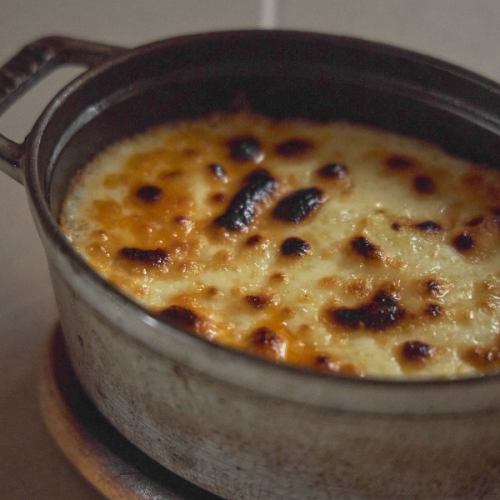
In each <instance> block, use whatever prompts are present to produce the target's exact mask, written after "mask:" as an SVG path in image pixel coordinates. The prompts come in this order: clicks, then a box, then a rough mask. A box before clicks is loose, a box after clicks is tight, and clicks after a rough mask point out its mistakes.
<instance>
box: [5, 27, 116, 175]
mask: <svg viewBox="0 0 500 500" xmlns="http://www.w3.org/2000/svg"><path fill="white" fill-rule="evenodd" d="M124 51H126V49H124V48H122V47H115V46H112V45H105V44H101V43H95V42H88V41H85V40H76V39H73V38H66V37H61V36H49V37H45V38H41V39H39V40H36V41H34V42H32V43H30V44H29V45H26V46H25V47H24V48H23V49H21V51H20V52H19V53H18V54H16V55H15V56H14V57H13V58H12V59H11V60H10V61H8V62H7V63H6V64H4V65H3V66H2V67H1V68H0V114H2V113H3V112H4V111H5V110H6V109H7V108H8V107H9V106H10V105H11V104H12V103H13V102H14V101H15V99H16V98H18V97H19V96H21V95H22V94H24V93H25V92H26V91H27V90H28V89H29V88H30V87H31V86H32V85H34V84H35V83H36V82H37V81H38V80H40V79H41V78H43V77H44V76H45V75H47V74H48V73H49V72H50V71H52V70H53V69H55V68H56V67H58V66H62V65H64V64H81V65H83V66H85V67H87V68H91V67H93V66H97V65H99V64H101V63H103V62H104V61H106V60H107V59H110V58H111V57H113V56H116V55H118V54H120V53H122V52H124ZM23 154H24V144H18V143H17V142H14V141H12V140H10V139H8V138H7V137H5V136H4V135H2V134H0V170H1V171H3V172H5V173H6V174H7V175H9V176H10V177H12V178H13V179H15V180H16V181H18V182H20V183H21V184H22V183H23V180H24V174H23V172H22V168H21V158H22V156H23Z"/></svg>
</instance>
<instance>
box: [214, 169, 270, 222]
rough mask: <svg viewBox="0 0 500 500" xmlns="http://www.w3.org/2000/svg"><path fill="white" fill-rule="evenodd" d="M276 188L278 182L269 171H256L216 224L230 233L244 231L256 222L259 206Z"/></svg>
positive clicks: (245, 182)
mask: <svg viewBox="0 0 500 500" xmlns="http://www.w3.org/2000/svg"><path fill="white" fill-rule="evenodd" d="M276 187H277V182H276V180H275V179H274V178H273V177H272V176H271V175H270V174H269V172H267V170H264V169H258V170H254V171H253V172H252V173H250V175H249V176H248V177H247V178H246V179H245V181H244V184H243V187H242V188H241V189H240V190H239V191H238V193H236V195H235V197H234V198H233V199H232V200H231V203H230V204H229V207H228V208H227V210H226V211H225V212H224V213H223V214H222V215H220V216H219V217H217V218H216V219H215V223H216V224H217V225H218V226H221V227H223V228H225V229H227V230H228V231H242V230H243V229H245V228H247V227H248V226H249V225H250V224H251V223H252V221H253V220H254V218H255V215H256V213H257V206H258V205H259V204H260V203H262V202H263V201H265V200H266V199H268V198H269V197H270V196H271V195H272V194H273V193H274V191H275V190H276Z"/></svg>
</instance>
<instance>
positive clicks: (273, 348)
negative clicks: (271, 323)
mask: <svg viewBox="0 0 500 500" xmlns="http://www.w3.org/2000/svg"><path fill="white" fill-rule="evenodd" d="M250 338H251V343H252V345H253V347H254V348H255V349H257V351H260V352H263V353H272V354H273V355H278V354H279V352H280V349H281V346H282V345H283V339H282V338H281V337H280V336H279V335H278V334H277V333H276V332H274V331H273V330H271V329H270V328H268V327H266V326H262V327H260V328H257V330H255V331H254V332H252V334H251V337H250Z"/></svg>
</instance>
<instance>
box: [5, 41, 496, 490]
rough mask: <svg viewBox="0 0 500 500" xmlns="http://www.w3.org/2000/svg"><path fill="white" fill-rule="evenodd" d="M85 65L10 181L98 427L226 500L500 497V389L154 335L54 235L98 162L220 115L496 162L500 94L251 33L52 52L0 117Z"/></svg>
mask: <svg viewBox="0 0 500 500" xmlns="http://www.w3.org/2000/svg"><path fill="white" fill-rule="evenodd" d="M66 63H76V64H83V65H85V66H88V67H89V69H88V71H87V72H85V73H84V74H83V75H82V76H80V77H79V78H77V79H76V80H74V81H73V82H71V83H70V84H69V85H68V86H67V87H66V88H64V89H63V90H62V91H61V92H60V93H59V94H58V95H57V96H56V97H55V98H54V99H53V100H52V102H51V103H50V104H49V105H48V107H47V108H46V109H45V111H44V112H43V114H42V116H41V117H40V118H39V119H38V121H37V123H36V124H35V126H34V128H33V130H32V131H31V132H30V134H29V135H28V137H27V138H26V140H25V142H24V143H23V144H16V143H14V142H12V141H10V140H8V139H6V138H5V137H3V136H2V137H0V155H1V157H2V158H3V160H5V162H3V164H2V169H3V170H4V171H5V172H6V173H7V174H9V175H10V176H11V177H13V178H14V179H16V180H17V181H19V182H21V183H24V184H25V186H26V190H27V194H28V200H29V203H30V206H31V209H32V212H33V216H34V218H35V221H36V224H37V227H38V230H39V233H40V237H41V239H42V241H43V244H44V246H45V250H46V253H47V258H48V262H49V267H50V271H51V276H52V280H53V285H54V291H55V295H56V298H57V302H58V306H59V311H60V317H61V323H62V326H63V329H64V336H65V341H66V343H67V347H68V350H69V353H70V358H71V361H72V363H73V366H74V369H75V371H76V374H77V376H78V378H79V380H80V381H81V383H82V385H83V387H84V388H85V390H86V392H87V393H88V395H89V396H90V398H91V399H92V400H93V401H94V403H95V404H96V406H97V407H98V409H99V410H100V411H101V412H102V413H103V414H104V415H105V416H106V418H107V419H109V421H110V422H111V423H112V424H113V425H114V426H115V427H116V428H117V429H118V430H119V431H120V432H121V433H123V435H124V436H126V437H127V438H128V439H129V440H130V441H131V442H132V443H134V444H135V445H136V446H138V447H139V448H141V449H142V450H143V451H145V452H146V453H147V454H149V455H150V456H151V457H152V458H154V459H155V460H157V461H158V462H159V463H161V464H163V465H164V466H166V467H168V468H169V469H170V470H172V471H174V472H176V473H177V474H179V475H181V476H182V477H184V478H186V479H188V480H190V481H192V482H194V483H196V484H197V485H199V486H201V487H203V488H206V489H207V490H209V491H211V492H214V493H217V494H219V495H222V496H224V497H228V498H242V499H245V498H253V499H256V498H259V499H260V498H286V499H291V498H297V499H303V498H315V499H321V498H430V497H432V496H437V497H440V498H445V497H446V498H472V497H475V498H479V497H480V498H494V497H496V498H498V495H499V494H500V432H499V429H500V393H499V391H500V375H491V376H485V377H478V378H471V379H466V380H454V381H432V380H430V381H420V382H408V381H391V380H376V379H370V380H368V379H359V380H358V379H350V378H344V377H342V376H327V375H321V374H317V373H310V372H308V371H305V370H301V369H296V368H291V367H286V366H278V365H275V364H272V363H269V362H266V361H264V360H260V359H256V358H254V357H252V356H250V355H246V354H243V353H238V352H234V351H231V350H229V349H226V348H223V347H220V346H217V345H214V344H211V343H209V342H208V341H206V340H204V339H202V338H199V337H196V336H193V335H190V334H188V333H186V332H184V331H181V330H179V329H176V328H173V327H172V326H170V325H168V324H166V323H162V322H159V321H157V320H156V319H155V318H154V317H152V316H151V315H150V314H148V312H147V311H146V310H145V309H144V308H142V307H141V306H139V305H137V304H135V303H134V302H132V301H131V300H130V299H128V298H127V297H125V296H124V295H122V294H121V293H120V292H119V291H118V290H116V289H114V288H113V287H112V286H110V285H109V284H108V283H106V282H105V281H104V280H103V279H102V278H100V277H99V276H98V275H97V274H96V273H94V272H93V271H92V270H91V269H90V268H89V267H88V266H87V265H86V264H85V262H84V261H83V260H82V259H81V258H80V257H79V256H78V255H77V254H76V253H75V252H74V250H73V249H72V248H71V246H70V244H69V243H68V241H67V240H66V239H65V238H64V236H63V235H62V233H61V231H60V230H59V228H58V224H57V217H58V212H59V210H60V207H61V201H62V199H63V197H64V193H65V190H66V187H67V185H68V182H69V179H71V177H72V175H73V174H74V172H75V170H76V169H78V168H79V167H82V166H83V165H85V163H86V162H87V161H88V160H90V159H91V158H92V157H93V155H95V154H96V153H97V152H98V151H100V150H101V149H102V148H103V147H105V146H106V145H107V144H109V143H111V142H112V141H115V140H117V139H119V138H121V137H124V136H128V135H130V134H132V133H134V132H137V131H139V130H143V129H145V128H146V127H148V126H151V125H153V124H156V123H159V122H166V121H169V120H175V119H178V118H184V117H188V116H195V115H202V114H204V113H209V112H211V111H214V110H224V109H230V108H231V106H233V105H234V102H235V99H236V100H237V101H238V100H240V101H241V99H242V96H243V98H244V99H245V101H246V102H247V103H249V104H250V106H251V107H252V108H253V109H254V110H255V111H258V112H261V113H265V114H267V115H270V116H275V117H288V116H301V117H311V118H315V119H318V120H331V119H338V118H340V119H347V120H351V121H361V122H364V123H368V124H372V125H375V126H378V127H382V128H385V129H389V130H395V131H398V132H401V133H404V134H410V135H413V136H417V137H421V138H423V139H431V140H432V141H433V142H437V143H439V144H441V145H442V146H444V147H445V148H447V149H448V150H449V151H451V152H452V153H454V154H458V155H460V156H463V157H466V158H469V159H472V160H474V161H477V162H481V163H491V164H495V163H498V160H499V158H500V87H499V86H498V85H497V84H495V83H493V82H491V81H488V80H485V79H483V78H481V77H479V76H476V75H474V74H472V73H469V72H468V71H465V70H463V69H460V68H457V67H455V66H451V65H449V64H445V63H443V62H440V61H437V60H435V59H431V58H429V57H423V56H420V55H417V54H414V53H411V52H407V51H403V50H399V49H396V48H392V47H388V46H385V45H381V44H376V43H370V42H365V41H360V40H355V39H350V38H343V37H337V36H332V35H320V34H312V33H300V32H285V31H283V32H279V31H276V32H273V31H266V32H263V31H262V32H261V31H247V32H245V31H243V32H225V33H212V34H204V35H196V36H186V37H180V38H174V39H171V40H166V41H161V42H158V43H153V44H151V45H147V46H144V47H139V48H137V49H132V50H129V49H124V48H117V47H111V46H106V45H102V44H96V43H90V42H84V41H78V40H73V39H68V38H60V37H50V38H44V39H42V40H39V41H36V42H34V43H32V44H30V45H28V46H27V47H26V48H24V49H23V50H22V51H21V52H20V53H19V54H18V55H17V56H15V57H14V58H13V59H12V60H11V61H10V62H8V63H7V64H6V65H5V66H4V67H3V68H2V69H1V75H0V77H1V80H0V92H1V106H2V109H5V108H6V106H7V105H8V104H9V103H10V102H11V101H12V100H13V99H14V98H15V97H17V96H18V95H19V94H20V92H21V91H23V90H25V89H26V88H27V87H28V86H29V85H30V84H32V83H33V82H35V81H36V80H38V79H39V77H40V76H41V75H43V74H45V73H46V72H47V71H48V70H50V69H52V68H54V67H56V66H58V65H61V64H66Z"/></svg>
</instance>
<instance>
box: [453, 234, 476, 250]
mask: <svg viewBox="0 0 500 500" xmlns="http://www.w3.org/2000/svg"><path fill="white" fill-rule="evenodd" d="M452 245H453V246H454V248H455V250H457V252H460V253H467V252H469V251H470V250H472V249H473V248H474V245H475V243H474V238H473V237H472V236H471V235H470V234H469V233H465V232H464V233H460V234H458V235H457V236H455V238H453V241H452Z"/></svg>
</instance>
